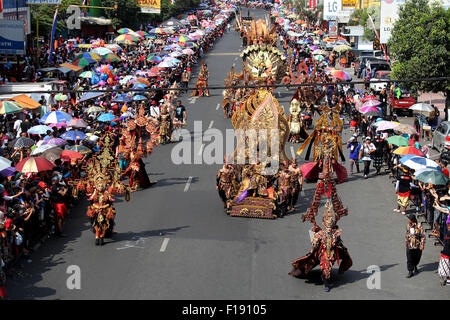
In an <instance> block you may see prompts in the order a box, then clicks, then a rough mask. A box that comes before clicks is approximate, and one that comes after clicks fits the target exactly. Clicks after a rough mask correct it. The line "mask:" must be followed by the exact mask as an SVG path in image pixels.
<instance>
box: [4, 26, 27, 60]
mask: <svg viewBox="0 0 450 320" xmlns="http://www.w3.org/2000/svg"><path fill="white" fill-rule="evenodd" d="M0 54H18V55H24V54H25V33H24V22H23V21H20V20H5V19H2V20H0Z"/></svg>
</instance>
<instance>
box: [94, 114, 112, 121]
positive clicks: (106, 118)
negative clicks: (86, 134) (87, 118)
mask: <svg viewBox="0 0 450 320" xmlns="http://www.w3.org/2000/svg"><path fill="white" fill-rule="evenodd" d="M115 118H116V117H115V116H114V115H113V114H111V113H102V114H101V115H100V116H99V117H98V118H97V120H98V121H101V122H110V121H113V120H114V119H115Z"/></svg>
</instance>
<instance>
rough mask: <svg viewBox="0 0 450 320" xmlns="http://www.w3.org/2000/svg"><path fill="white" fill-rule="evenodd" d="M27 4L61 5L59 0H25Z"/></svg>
mask: <svg viewBox="0 0 450 320" xmlns="http://www.w3.org/2000/svg"><path fill="white" fill-rule="evenodd" d="M27 4H61V0H27Z"/></svg>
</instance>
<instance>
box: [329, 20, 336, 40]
mask: <svg viewBox="0 0 450 320" xmlns="http://www.w3.org/2000/svg"><path fill="white" fill-rule="evenodd" d="M328 35H329V36H330V37H337V36H338V23H337V21H336V20H330V21H328Z"/></svg>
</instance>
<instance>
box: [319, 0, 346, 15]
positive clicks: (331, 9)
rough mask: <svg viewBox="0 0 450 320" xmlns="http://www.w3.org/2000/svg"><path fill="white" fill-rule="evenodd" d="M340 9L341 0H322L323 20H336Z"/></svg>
mask: <svg viewBox="0 0 450 320" xmlns="http://www.w3.org/2000/svg"><path fill="white" fill-rule="evenodd" d="M340 11H342V2H341V0H324V1H323V20H337V16H338V12H340Z"/></svg>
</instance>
